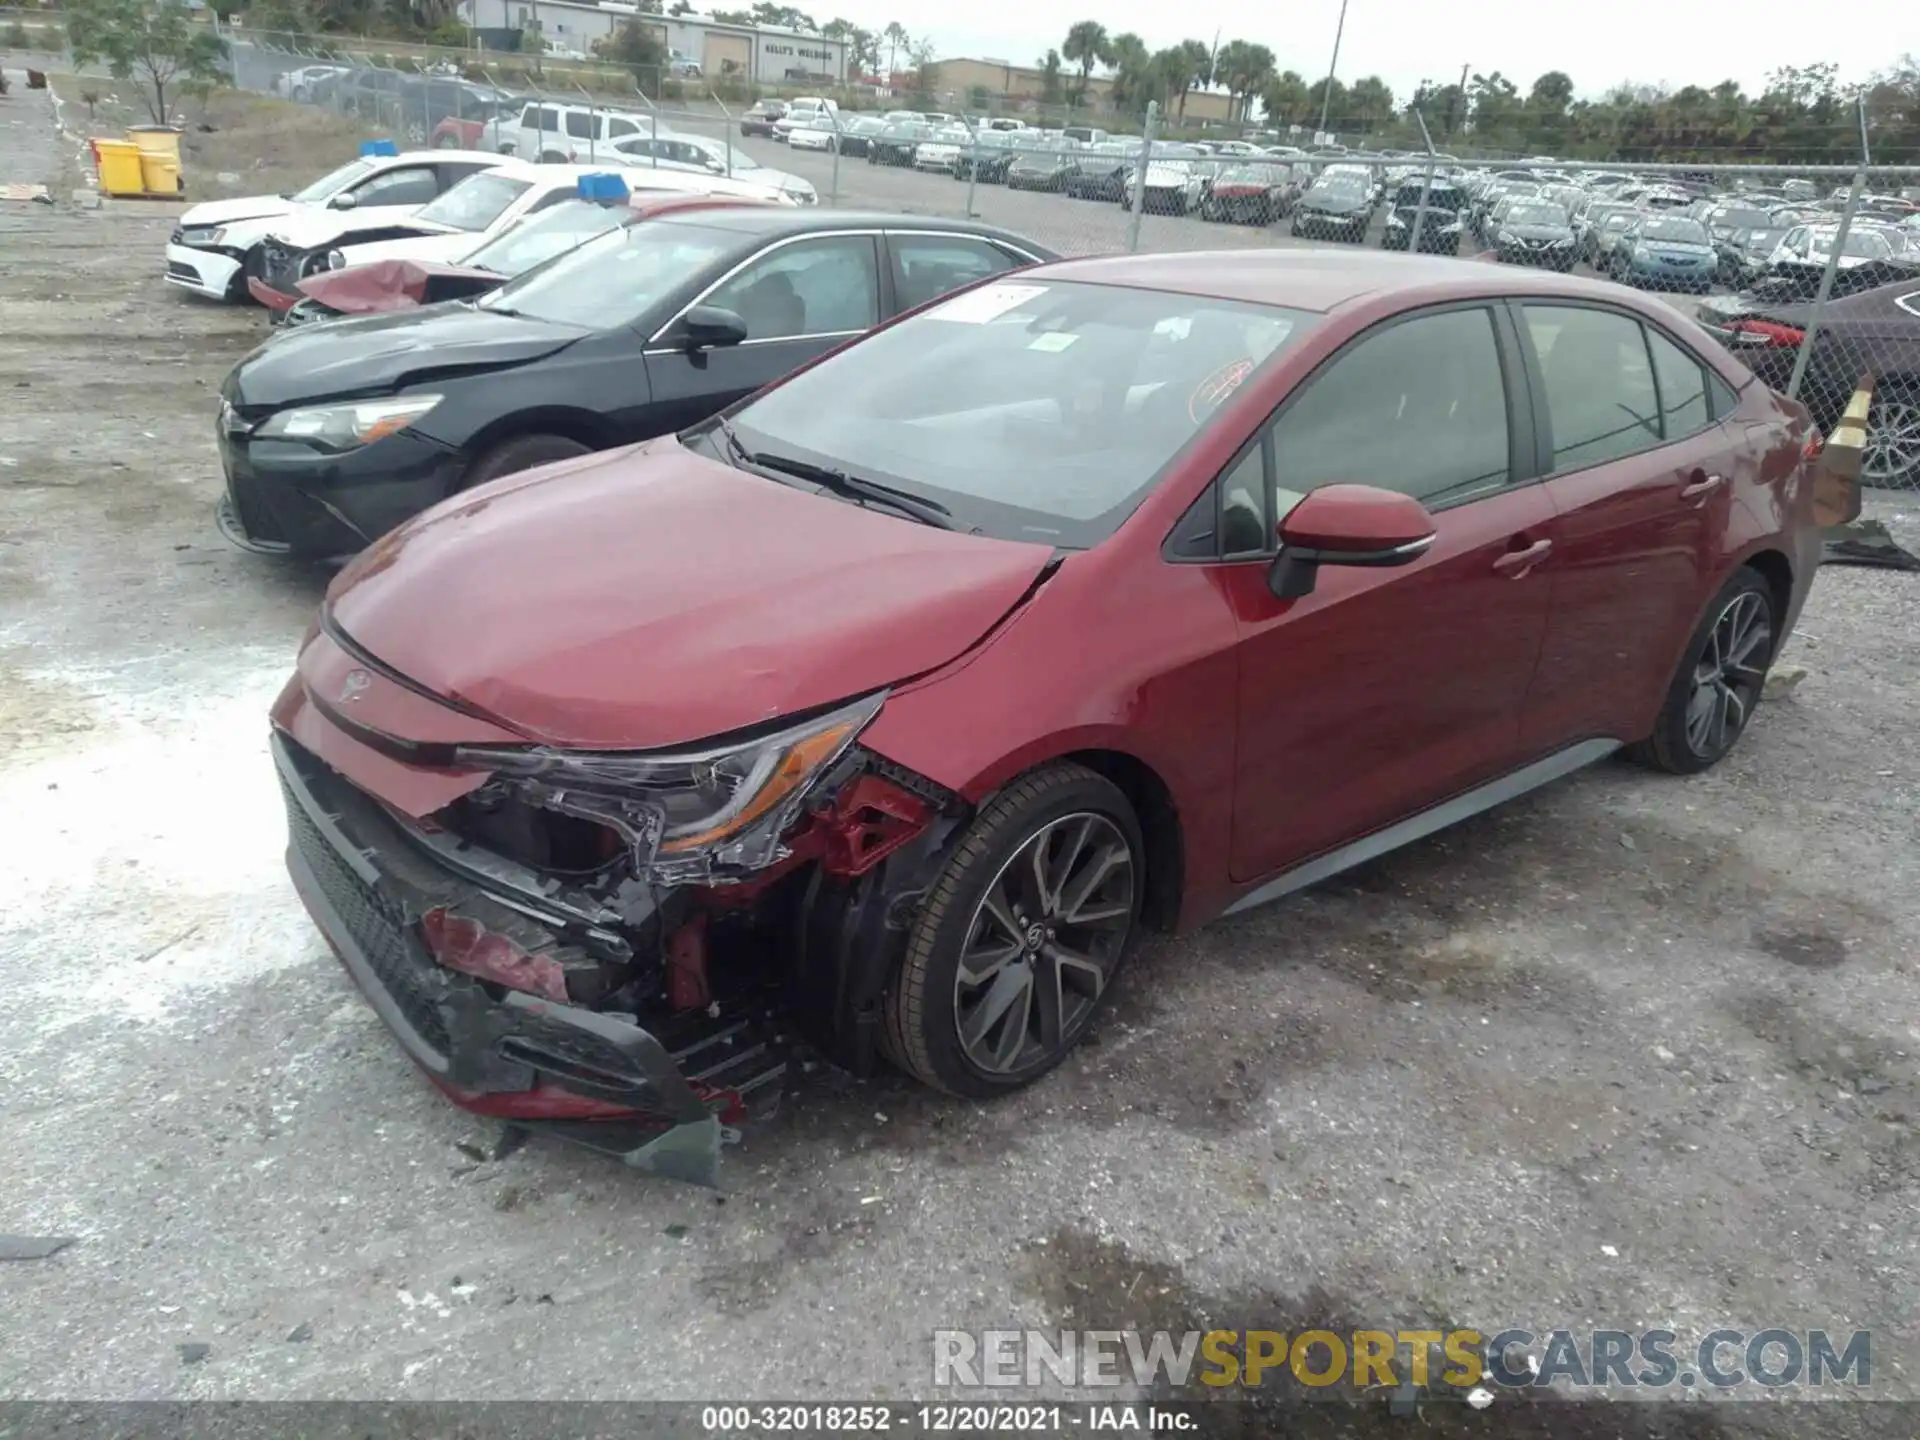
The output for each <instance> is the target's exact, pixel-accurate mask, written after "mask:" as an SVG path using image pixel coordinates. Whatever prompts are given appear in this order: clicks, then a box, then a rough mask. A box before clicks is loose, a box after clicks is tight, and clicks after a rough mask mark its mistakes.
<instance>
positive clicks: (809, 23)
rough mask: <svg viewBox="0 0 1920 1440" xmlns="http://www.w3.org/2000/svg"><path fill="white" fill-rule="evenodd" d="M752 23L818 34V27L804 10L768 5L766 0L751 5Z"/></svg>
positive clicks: (770, 27)
mask: <svg viewBox="0 0 1920 1440" xmlns="http://www.w3.org/2000/svg"><path fill="white" fill-rule="evenodd" d="M752 14H753V23H754V24H756V25H763V26H766V27H768V28H769V29H774V30H804V31H806V33H807V34H809V35H818V34H819V33H820V27H819V26H818V25H816V24H814V23H813V17H812V16H811V15H809V14H807V12H806V11H804V10H801V9H798V8H796V7H795V6H792V5H769V4H767V3H766V0H760V3H759V4H757V5H755V6H754V7H753V11H752Z"/></svg>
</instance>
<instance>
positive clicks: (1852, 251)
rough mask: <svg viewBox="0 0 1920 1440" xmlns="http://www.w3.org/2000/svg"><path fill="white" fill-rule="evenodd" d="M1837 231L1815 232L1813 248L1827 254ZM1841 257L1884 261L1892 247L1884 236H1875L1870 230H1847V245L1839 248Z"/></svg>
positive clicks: (1891, 251)
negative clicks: (1850, 256)
mask: <svg viewBox="0 0 1920 1440" xmlns="http://www.w3.org/2000/svg"><path fill="white" fill-rule="evenodd" d="M1839 233H1840V232H1839V231H1837V230H1816V231H1815V232H1814V235H1813V248H1814V249H1815V250H1816V251H1818V252H1819V253H1820V254H1822V255H1825V254H1828V253H1829V252H1830V251H1832V249H1833V241H1834V237H1835V236H1836V235H1838V234H1839ZM1840 253H1841V254H1842V255H1852V256H1855V257H1857V258H1859V259H1863V260H1884V259H1886V258H1887V256H1889V255H1891V254H1892V253H1893V246H1892V245H1891V244H1889V243H1888V241H1887V237H1886V236H1884V235H1876V234H1874V233H1873V231H1871V230H1849V231H1848V232H1847V243H1846V244H1845V245H1844V246H1842V247H1841V250H1840Z"/></svg>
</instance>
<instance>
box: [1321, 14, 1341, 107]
mask: <svg viewBox="0 0 1920 1440" xmlns="http://www.w3.org/2000/svg"><path fill="white" fill-rule="evenodd" d="M1346 29H1347V0H1340V23H1339V24H1338V25H1336V26H1334V27H1333V59H1332V60H1331V61H1330V62H1329V63H1328V65H1327V83H1326V87H1325V88H1324V89H1322V90H1321V92H1320V133H1321V134H1322V135H1324V134H1326V133H1327V107H1328V106H1329V105H1331V104H1332V103H1333V72H1334V71H1336V70H1338V69H1339V68H1340V37H1341V36H1342V35H1344V34H1345V33H1346Z"/></svg>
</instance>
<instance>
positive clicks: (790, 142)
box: [787, 119, 839, 151]
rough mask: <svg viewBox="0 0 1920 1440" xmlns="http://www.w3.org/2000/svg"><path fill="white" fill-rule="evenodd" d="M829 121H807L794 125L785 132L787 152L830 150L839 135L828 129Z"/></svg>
mask: <svg viewBox="0 0 1920 1440" xmlns="http://www.w3.org/2000/svg"><path fill="white" fill-rule="evenodd" d="M829 123H830V122H829V121H827V120H825V119H821V120H809V121H807V122H806V123H805V124H802V125H796V126H794V128H793V129H791V130H789V131H788V132H787V148H788V149H789V150H829V151H830V150H832V149H833V147H834V146H835V145H836V144H837V143H838V142H839V133H838V132H837V131H835V130H832V129H830V128H828V127H829Z"/></svg>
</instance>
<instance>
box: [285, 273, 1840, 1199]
mask: <svg viewBox="0 0 1920 1440" xmlns="http://www.w3.org/2000/svg"><path fill="white" fill-rule="evenodd" d="M700 319H701V325H700V326H699V327H697V328H696V329H695V331H694V332H693V334H692V337H691V338H689V339H688V340H686V341H685V342H684V343H687V344H693V345H697V344H701V343H707V342H705V341H703V340H702V339H701V337H702V336H704V335H707V334H716V335H717V334H720V333H723V332H725V331H727V330H728V329H729V328H730V325H731V322H730V321H729V320H728V318H727V317H725V316H718V315H703V316H701V317H700ZM1811 453H1812V431H1811V427H1810V425H1809V422H1808V419H1807V416H1806V414H1805V412H1804V411H1802V410H1801V409H1800V408H1799V407H1797V406H1795V405H1794V404H1793V403H1792V402H1790V401H1786V400H1784V399H1781V398H1780V397H1778V396H1776V395H1774V394H1773V393H1771V392H1770V391H1768V390H1767V388H1766V387H1765V386H1764V385H1761V384H1759V383H1758V382H1757V381H1755V380H1754V378H1753V377H1752V376H1751V375H1750V374H1748V373H1747V372H1746V371H1745V370H1743V369H1742V368H1741V367H1740V365H1739V364H1738V362H1737V361H1735V360H1734V359H1733V358H1732V357H1730V356H1729V355H1727V354H1726V353H1725V352H1724V351H1722V350H1721V349H1720V347H1718V346H1716V345H1714V344H1713V343H1712V342H1711V341H1710V340H1709V339H1708V338H1707V337H1706V336H1705V334H1704V333H1702V332H1701V331H1700V330H1699V329H1698V328H1697V327H1695V326H1693V325H1691V324H1690V323H1689V322H1687V321H1685V320H1683V319H1681V318H1680V317H1678V316H1677V315H1676V314H1675V313H1674V312H1672V311H1671V310H1669V309H1667V308H1665V307H1664V306H1661V305H1659V304H1657V303H1656V302H1652V301H1648V300H1645V299H1642V298H1640V297H1639V296H1636V295H1632V294H1629V293H1627V292H1624V291H1622V290H1619V289H1617V288H1615V287H1612V286H1606V285H1601V284H1597V283H1593V282H1588V281H1582V280H1578V279H1573V278H1568V277H1563V276H1555V275H1547V274H1539V275H1536V274H1531V273H1516V272H1513V271H1508V270H1498V269H1495V268H1493V267H1480V266H1460V265H1456V264H1452V263H1450V262H1447V261H1444V260H1430V259H1427V258H1424V257H1414V258H1407V257H1402V256H1393V255H1380V254H1375V253H1370V252H1361V253H1357V254H1340V255H1337V256H1336V255H1318V254H1315V255H1302V254H1299V253H1293V252H1288V253H1274V252H1247V251H1235V252H1231V253H1224V254H1208V255H1178V254H1174V255H1150V256H1130V257H1116V258H1111V259H1099V260H1075V261H1066V262H1061V263H1055V264H1048V265H1044V266H1040V267H1036V268H1034V269H1032V270H1028V271H1023V272H1020V273H1019V274H1018V275H1017V276H1016V277H1007V278H1001V279H997V280H993V281H990V282H987V283H984V284H981V285H979V286H976V287H975V288H972V289H970V290H966V291H963V292H960V293H958V294H955V295H951V296H949V297H947V298H945V299H942V300H938V301H935V302H932V303H931V304H930V305H928V306H926V307H923V308H922V309H920V310H918V311H916V312H914V313H912V314H909V315H908V316H906V317H904V318H902V319H900V320H898V321H896V322H894V323H892V324H890V325H887V326H885V327H883V328H881V329H879V330H877V331H875V332H873V333H871V334H869V335H867V336H865V337H864V338H860V339H857V340H854V341H852V342H851V343H849V344H847V345H846V346H844V347H843V348H841V349H839V350H838V351H835V352H833V353H831V354H829V355H827V356H826V357H824V358H823V359H821V360H819V361H817V362H815V363H813V364H812V365H809V366H807V367H804V368H802V369H801V370H799V371H798V372H796V373H794V374H792V375H790V376H788V377H787V378H786V379H785V380H783V381H781V382H779V383H777V384H776V385H774V386H772V387H770V388H768V389H766V390H764V391H762V392H761V393H760V394H758V395H756V396H755V397H753V398H751V399H749V400H746V401H744V402H742V403H740V404H738V405H736V406H734V407H732V408H731V409H730V410H729V411H728V412H726V413H725V414H723V415H722V416H720V417H719V418H717V419H711V420H706V421H703V422H701V423H699V424H696V425H694V426H693V427H692V428H691V429H688V430H685V431H682V432H681V433H680V434H678V435H677V436H667V437H663V438H661V439H659V440H655V441H649V442H647V443H645V444H642V445H639V446H633V447H629V448H626V449H623V450H617V451H610V452H605V453H600V454H595V455H591V456H586V457H582V458H580V459H577V460H570V461H565V462H562V463H559V464H555V465H550V466H546V467H544V468H541V469H538V470H532V471H527V472H525V473H522V474H518V475H513V476H509V477H506V478H503V479H500V480H497V481H494V482H492V483H490V484H487V485H484V486H481V487H479V488H477V489H475V490H472V491H470V492H466V493H463V494H461V495H459V496H457V497H454V498H453V499H451V500H449V501H447V502H445V503H443V504H442V505H440V506H438V507H437V508H435V509H433V510H431V511H429V512H427V513H426V514H425V515H423V516H421V517H419V518H418V519H416V520H414V521H412V522H409V523H408V524H406V525H403V526H402V527H401V528H400V529H398V530H396V531H394V532H393V533H391V534H389V535H388V536H387V537H385V538H384V539H382V540H380V541H379V542H378V543H376V544H375V545H373V546H372V547H371V548H370V549H369V550H367V551H366V552H364V553H363V554H362V555H361V556H360V557H359V558H358V559H357V560H356V561H354V562H353V563H352V564H351V565H350V566H349V567H348V568H347V569H346V570H344V571H343V572H342V573H341V574H340V575H339V576H338V577H337V578H336V580H335V583H334V584H333V586H332V587H331V589H330V591H329V594H328V597H327V600H326V603H325V606H324V608H323V612H322V615H321V619H320V622H319V624H318V626H317V627H316V628H315V630H314V632H313V633H312V634H311V636H310V637H309V639H308V640H307V642H306V643H305V645H304V646H303V647H302V649H301V652H300V657H299V662H298V670H297V673H296V675H295V676H294V677H293V679H292V680H291V681H290V682H289V684H288V685H287V687H286V689H285V691H284V693H283V694H282V695H281V697H280V699H279V701H278V702H277V704H276V706H275V709H274V712H273V725H274V736H273V743H272V748H273V753H274V756H275V759H276V763H277V765H278V769H279V774H280V778H281V781H282V783H283V785H284V788H285V792H286V803H287V812H288V816H289V821H290V831H291V840H290V847H289V864H290V867H291V870H292V874H293V878H294V880H295V882H296V885H297V887H298V890H299V893H300V895H301V896H302V898H303V899H304V901H305V903H306V905H307V907H308V908H309V910H310V911H311V913H312V915H313V917H314V919H315V920H316V922H317V923H318V924H319V926H320V928H321V929H322V930H323V931H324V932H325V934H326V936H327V938H328V939H329V941H331V943H332V945H333V947H334V948H335V950H336V951H337V952H338V953H339V955H340V957H341V959H342V960H343V961H344V962H345V964H346V966H347V968H348V970H349V971H350V972H351V973H352V976H353V978H354V979H355V980H356V981H357V982H358V984H359V985H360V986H361V988H362V989H363V990H364V991H365V993H366V995H367V997H368V999H369V1000H370V1001H371V1002H372V1004H373V1005H374V1006H375V1007H376V1008H377V1009H378V1010H379V1012H380V1014H381V1015H382V1017H383V1018H384V1019H385V1021H386V1023H387V1024H388V1025H389V1026H390V1027H391V1029H392V1030H393V1032H394V1034H395V1035H396V1036H397V1037H398V1038H399V1041H400V1043H401V1044H402V1045H403V1046H404V1047H405V1049H406V1051H407V1052H408V1054H410V1055H411V1056H412V1057H413V1059H414V1060H415V1061H416V1062H417V1063H418V1064H419V1065H420V1067H421V1068H422V1069H423V1070H425V1071H426V1073H427V1074H428V1075H429V1076H430V1077H431V1078H432V1080H433V1081H434V1082H435V1083H436V1084H437V1085H438V1086H440V1088H441V1089H442V1090H443V1091H444V1092H445V1093H446V1094H447V1095H448V1096H450V1097H451V1098H452V1099H453V1100H454V1101H456V1102H457V1103H459V1104H461V1105H464V1106H467V1107H468V1108H470V1109H472V1110H475V1111H477V1112H479V1113H482V1114H487V1115H493V1116H499V1117H503V1118H506V1119H508V1120H511V1121H514V1122H516V1123H519V1124H523V1125H530V1126H537V1127H541V1128H544V1129H547V1130H550V1131H552V1132H554V1133H556V1134H559V1135H562V1136H565V1137H567V1138H569V1139H572V1140H575V1141H579V1142H581V1143H583V1144H586V1145H590V1146H593V1147H595V1148H597V1149H599V1150H601V1151H603V1152H606V1153H609V1154H613V1155H618V1156H620V1157H623V1158H624V1159H625V1160H626V1161H628V1162H629V1163H631V1164H633V1165H636V1166H639V1167H641V1168H645V1169H649V1170H653V1171H656V1172H660V1173H664V1174H670V1175H675V1176H680V1177H684V1178H687V1179H693V1180H700V1181H712V1180H713V1179H714V1176H715V1174H716V1169H717V1165H718V1160H719V1156H720V1153H721V1146H722V1143H723V1140H724V1139H725V1138H726V1137H727V1136H728V1135H729V1134H730V1133H731V1132H732V1131H733V1130H734V1129H735V1128H736V1127H737V1126H738V1125H739V1124H740V1123H741V1121H743V1120H744V1119H746V1118H748V1117H750V1116H752V1115H754V1114H755V1113H758V1112H759V1111H760V1110H761V1109H762V1108H763V1107H765V1106H766V1105H768V1104H769V1103H770V1102H772V1101H773V1100H774V1099H775V1098H777V1096H778V1095H779V1094H780V1093H781V1091H782V1090H783V1088H784V1087H785V1085H786V1083H787V1077H788V1069H789V1065H790V1064H791V1062H792V1061H793V1059H794V1058H795V1057H796V1056H799V1055H814V1056H824V1057H826V1058H828V1059H830V1060H832V1061H834V1062H837V1063H838V1064H841V1065H844V1066H846V1067H848V1068H850V1069H852V1070H855V1071H865V1070H868V1069H871V1068H872V1067H873V1066H875V1065H877V1064H879V1063H882V1062H891V1063H892V1064H894V1065H897V1066H899V1067H901V1068H903V1069H905V1070H906V1071H908V1072H910V1073H911V1074H912V1075H914V1076H916V1077H918V1078H919V1079H921V1080H923V1081H925V1082H926V1083H927V1084H929V1085H932V1086H935V1087H938V1088H940V1089H942V1090H945V1091H948V1092H951V1093H954V1094H957V1095H963V1096H974V1097H988V1096H993V1095H996V1094H1000V1093H1003V1092H1005V1091H1008V1090H1011V1089H1013V1088H1015V1087H1018V1086H1021V1085H1024V1084H1026V1083H1028V1082H1030V1081H1032V1080H1034V1079H1035V1078H1037V1077H1039V1076H1041V1075H1043V1074H1045V1073H1046V1072H1047V1071H1049V1070H1050V1069H1051V1068H1052V1067H1054V1066H1055V1065H1057V1064H1058V1063H1059V1062H1060V1061H1061V1059H1062V1058H1063V1057H1064V1056H1065V1055H1066V1054H1067V1053H1068V1052H1069V1051H1070V1050H1071V1049H1072V1048H1073V1046H1074V1045H1075V1044H1076V1043H1077V1042H1078V1041H1080V1040H1081V1039H1082V1038H1083V1037H1084V1036H1085V1035H1086V1034H1087V1033H1088V1031H1089V1029H1090V1027H1091V1026H1093V1025H1094V1023H1095V1022H1096V1021H1097V1019H1098V1017H1099V1016H1100V1014H1101V1011H1102V1007H1103V1006H1104V1005H1105V1004H1106V1003H1107V1002H1108V1001H1109V999H1110V998H1111V997H1112V995H1113V994H1114V987H1115V984H1116V982H1117V981H1118V980H1119V978H1120V975H1121V971H1122V967H1123V965H1124V963H1125V961H1126V958H1127V955H1128V952H1129V949H1130V948H1131V947H1132V945H1133V944H1134V942H1135V941H1136V939H1137V938H1138V937H1139V935H1140V934H1141V933H1142V931H1143V930H1144V929H1146V928H1148V927H1156V928H1162V929H1170V928H1176V927H1188V926H1193V925H1196V924H1199V923H1201V922H1203V921H1205V920H1207V919H1209V918H1211V917H1214V916H1217V915H1219V914H1221V913H1222V912H1227V911H1234V910H1239V909H1243V908H1245V907H1248V906H1251V905H1256V904H1260V903H1263V902H1265V901H1269V900H1272V899H1275V898H1277V897H1279V896H1282V895H1284V894H1287V893H1289V892H1290V891H1293V890H1297V889H1299V888H1301V887H1303V886H1306V885H1310V884H1312V883H1314V882H1316V881H1319V880H1321V879H1324V878H1325V877H1327V876H1329V875H1332V874H1335V873H1337V872H1339V871H1340V870H1342V869H1344V868H1346V867H1349V866H1352V865H1355V864H1358V863H1361V862H1363V861H1365V860H1368V859H1371V858H1372V857H1375V856H1377V855H1379V854H1381V853H1383V852H1384V851H1386V850H1389V849H1391V848H1393V847H1394V846H1397V845H1401V844H1404V843H1406V842H1408V841H1410V840H1413V839H1416V838H1418V837H1420V836H1423V835H1426V834H1429V833H1431V832H1433V831H1435V830H1437V829H1439V828H1441V827H1442V826H1445V825H1447V824H1450V823H1452V822H1454V821H1457V820H1459V819H1461V818H1463V817H1465V816H1469V815H1472V814H1474V813H1476V812H1478V811H1481V810H1484V809H1486V808H1488V807H1490V806H1492V805H1495V804H1498V803H1500V802H1502V801H1504V800H1507V799H1510V798H1512V797H1514V796H1517V795H1520V794H1523V793H1525V792H1527V791H1528V790H1531V789H1533V788H1535V787H1537V786H1540V785H1544V784H1547V783H1549V782H1551V781H1552V780H1554V779H1556V778H1558V777H1561V776H1564V775H1566V774H1568V773H1569V772H1571V771H1573V770H1575V769H1578V768H1580V767H1582V766H1585V765H1588V764H1591V763H1593V762H1594V761H1597V760H1599V759H1601V758H1603V757H1605V756H1608V755H1611V754H1613V753H1614V752H1615V751H1618V750H1621V749H1622V748H1627V749H1630V750H1631V752H1632V753H1633V754H1634V755H1636V756H1637V757H1639V758H1641V759H1643V760H1644V761H1646V762H1647V763H1649V764H1651V765H1654V766H1656V767H1659V768H1662V769H1665V770H1667V771H1670V772H1676V773H1681V774H1685V773H1690V772H1694V771H1699V770H1703V769H1705V768H1707V767H1708V766H1710V765H1712V764H1714V763H1715V762H1716V761H1718V760H1719V759H1720V758H1721V757H1722V756H1724V755H1726V754H1727V753H1728V751H1729V750H1730V749H1732V747H1733V746H1734V745H1735V744H1736V742H1737V741H1738V740H1739V738H1740V736H1741V734H1742V733H1743V732H1744V730H1745V728H1746V726H1747V723H1748V720H1749V718H1750V717H1751V715H1752V713H1753V709H1754V703H1755V701H1756V700H1757V698H1758V696H1759V692H1760V688H1761V685H1762V683H1763V682H1764V679H1765V675H1766V671H1767V667H1768V665H1769V663H1770V662H1771V660H1772V658H1773V656H1774V654H1775V653H1776V651H1777V649H1778V647H1779V645H1780V643H1781V641H1782V639H1783V638H1784V637H1785V636H1786V635H1787V633H1788V631H1789V629H1790V628H1791V626H1792V625H1793V623H1794V621H1795V618H1796V617H1797V615H1798V613H1799V611H1800V608H1801V604H1802V602H1803V600H1804V599H1805V596H1806V594H1807V589H1808V586H1809V584H1810V583H1811V581H1812V578H1813V573H1814V567H1815V564H1816V563H1817V560H1818V556H1819V541H1818V531H1817V528H1816V527H1815V525H1814V523H1813V520H1812V515H1811V503H1812V484H1811V477H1810V473H1809V471H1810V461H1809V458H1808V457H1809V455H1810V454H1811Z"/></svg>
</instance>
